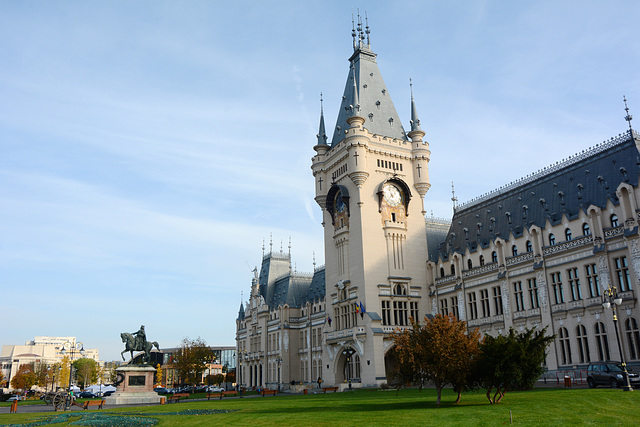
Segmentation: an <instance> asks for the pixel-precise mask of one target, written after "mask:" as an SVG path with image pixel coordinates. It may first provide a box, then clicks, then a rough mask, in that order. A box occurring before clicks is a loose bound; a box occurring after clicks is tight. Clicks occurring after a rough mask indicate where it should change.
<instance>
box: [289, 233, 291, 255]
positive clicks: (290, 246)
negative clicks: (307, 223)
mask: <svg viewBox="0 0 640 427" xmlns="http://www.w3.org/2000/svg"><path fill="white" fill-rule="evenodd" d="M289 258H291V236H289Z"/></svg>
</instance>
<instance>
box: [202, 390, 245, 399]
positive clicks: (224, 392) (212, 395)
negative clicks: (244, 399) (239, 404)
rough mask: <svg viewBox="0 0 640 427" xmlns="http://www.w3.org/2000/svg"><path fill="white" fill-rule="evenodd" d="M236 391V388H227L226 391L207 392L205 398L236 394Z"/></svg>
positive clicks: (219, 397)
mask: <svg viewBox="0 0 640 427" xmlns="http://www.w3.org/2000/svg"><path fill="white" fill-rule="evenodd" d="M237 395H238V392H237V391H236V390H228V391H222V392H216V393H207V400H208V399H211V398H213V399H222V398H223V397H226V396H237Z"/></svg>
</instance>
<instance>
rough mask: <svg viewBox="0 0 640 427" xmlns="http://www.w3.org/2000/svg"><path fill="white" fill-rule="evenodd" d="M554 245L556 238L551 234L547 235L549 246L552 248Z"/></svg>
mask: <svg viewBox="0 0 640 427" xmlns="http://www.w3.org/2000/svg"><path fill="white" fill-rule="evenodd" d="M555 244H556V236H554V235H553V233H552V234H549V246H553V245H555Z"/></svg>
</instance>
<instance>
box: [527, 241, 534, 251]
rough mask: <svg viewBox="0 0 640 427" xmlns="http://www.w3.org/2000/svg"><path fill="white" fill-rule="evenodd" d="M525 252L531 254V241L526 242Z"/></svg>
mask: <svg viewBox="0 0 640 427" xmlns="http://www.w3.org/2000/svg"><path fill="white" fill-rule="evenodd" d="M527 252H533V245H532V244H531V240H527Z"/></svg>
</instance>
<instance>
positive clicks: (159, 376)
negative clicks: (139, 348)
mask: <svg viewBox="0 0 640 427" xmlns="http://www.w3.org/2000/svg"><path fill="white" fill-rule="evenodd" d="M156 384H157V385H158V386H161V385H162V367H161V366H160V364H159V363H158V366H156Z"/></svg>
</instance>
